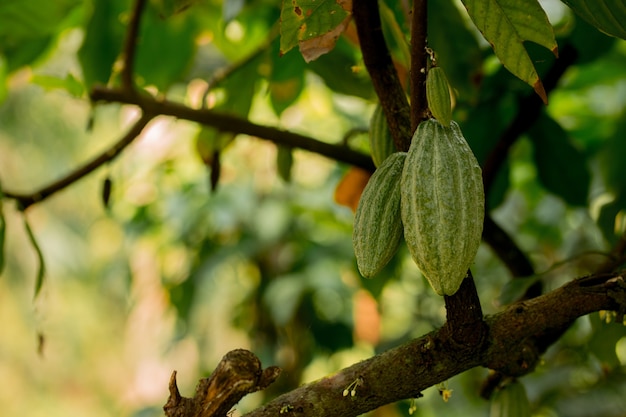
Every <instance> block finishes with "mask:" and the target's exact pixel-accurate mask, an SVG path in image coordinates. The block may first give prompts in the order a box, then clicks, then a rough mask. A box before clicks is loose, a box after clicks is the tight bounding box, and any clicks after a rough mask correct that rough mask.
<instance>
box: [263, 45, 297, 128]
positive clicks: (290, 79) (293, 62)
mask: <svg viewBox="0 0 626 417" xmlns="http://www.w3.org/2000/svg"><path fill="white" fill-rule="evenodd" d="M267 60H268V61H269V63H270V64H271V66H272V70H271V73H270V75H269V77H268V78H269V80H268V81H269V86H268V90H269V93H270V102H271V104H272V108H273V109H274V113H276V115H277V116H280V114H281V113H282V112H283V111H284V110H285V109H286V108H287V107H289V106H291V105H292V104H293V103H294V102H295V101H296V100H297V99H298V97H300V93H302V90H303V89H304V74H305V70H306V63H305V62H304V60H303V59H302V56H301V55H299V54H290V55H285V56H280V54H279V44H278V41H277V42H273V43H272V48H270V49H269V51H268V53H267Z"/></svg>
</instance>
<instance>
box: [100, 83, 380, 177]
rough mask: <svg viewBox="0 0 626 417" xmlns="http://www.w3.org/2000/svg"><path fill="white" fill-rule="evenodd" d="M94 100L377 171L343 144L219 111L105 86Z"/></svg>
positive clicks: (366, 157)
mask: <svg viewBox="0 0 626 417" xmlns="http://www.w3.org/2000/svg"><path fill="white" fill-rule="evenodd" d="M91 99H92V100H93V101H105V102H117V103H125V104H134V105H137V106H140V107H141V108H143V109H144V111H146V112H148V113H150V114H159V115H165V116H173V117H176V118H179V119H184V120H190V121H193V122H197V123H200V124H202V125H205V126H210V127H214V128H216V129H218V130H220V131H223V132H232V133H235V134H245V135H250V136H254V137H257V138H260V139H265V140H269V141H272V142H274V143H276V144H278V145H283V146H287V147H291V148H299V149H304V150H307V151H310V152H314V153H317V154H320V155H324V156H327V157H328V158H331V159H334V160H336V161H339V162H344V163H347V164H350V165H354V166H357V167H359V168H363V169H365V170H368V171H372V172H373V171H374V169H375V167H374V163H373V162H372V159H371V157H370V156H368V155H365V154H363V153H361V152H357V151H354V150H352V149H349V148H347V147H345V146H342V145H334V144H330V143H326V142H322V141H319V140H316V139H313V138H311V137H309V136H305V135H300V134H297V133H293V132H289V131H287V130H282V129H278V128H275V127H269V126H262V125H258V124H255V123H252V122H250V121H249V120H247V119H244V118H241V117H237V116H234V115H232V114H227V113H220V112H218V111H215V110H207V109H193V108H191V107H187V106H185V105H183V104H180V103H176V102H173V101H168V100H165V99H159V100H157V99H155V98H154V97H151V96H148V95H144V96H141V97H139V96H135V95H132V94H127V93H126V92H125V91H123V90H120V89H108V88H103V87H96V88H94V89H93V91H92V93H91Z"/></svg>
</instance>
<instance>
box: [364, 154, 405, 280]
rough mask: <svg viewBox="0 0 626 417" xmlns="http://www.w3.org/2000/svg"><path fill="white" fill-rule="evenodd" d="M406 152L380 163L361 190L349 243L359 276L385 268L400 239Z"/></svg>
mask: <svg viewBox="0 0 626 417" xmlns="http://www.w3.org/2000/svg"><path fill="white" fill-rule="evenodd" d="M406 156H407V154H406V152H396V153H393V154H392V155H390V156H389V157H388V158H387V159H385V160H384V161H383V163H382V164H381V166H380V167H379V168H378V169H377V170H376V171H375V172H374V174H373V175H372V177H371V178H370V180H369V182H368V183H367V185H366V186H365V189H364V190H363V194H362V195H361V200H360V201H359V206H358V208H357V210H356V216H355V218H354V230H353V233H352V243H353V246H354V254H355V255H356V261H357V266H358V268H359V272H360V273H361V275H363V276H364V277H366V278H370V277H373V276H374V275H376V274H377V273H378V272H380V270H381V269H382V268H383V267H384V266H385V265H387V263H388V262H389V261H390V260H391V258H392V257H393V255H394V254H395V253H396V250H397V249H398V245H399V244H400V240H401V239H402V221H401V219H400V183H401V175H402V168H403V166H404V161H405V159H406Z"/></svg>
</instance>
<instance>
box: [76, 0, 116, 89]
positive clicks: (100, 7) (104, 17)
mask: <svg viewBox="0 0 626 417" xmlns="http://www.w3.org/2000/svg"><path fill="white" fill-rule="evenodd" d="M127 8H128V3H127V2H126V1H123V0H94V8H93V13H92V14H91V17H90V19H89V22H88V24H87V27H86V33H85V40H84V41H83V44H82V46H81V48H80V50H79V51H78V59H79V60H80V64H81V66H82V69H83V80H84V82H85V86H86V87H87V88H90V87H91V86H92V85H93V84H96V83H100V84H107V83H108V81H109V79H110V78H111V73H112V71H113V63H114V62H115V60H116V59H117V56H118V55H119V54H120V52H121V49H122V42H123V39H124V30H125V28H124V24H123V23H122V21H121V20H120V16H123V15H124V14H125V13H126V12H127V11H128V10H127Z"/></svg>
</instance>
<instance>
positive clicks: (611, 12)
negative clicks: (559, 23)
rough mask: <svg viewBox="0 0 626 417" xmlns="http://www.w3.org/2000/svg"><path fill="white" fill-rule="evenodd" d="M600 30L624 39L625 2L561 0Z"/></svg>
mask: <svg viewBox="0 0 626 417" xmlns="http://www.w3.org/2000/svg"><path fill="white" fill-rule="evenodd" d="M562 1H563V3H565V4H567V5H568V6H569V7H571V8H572V10H574V12H575V13H576V14H577V15H579V16H580V17H582V18H583V19H585V20H586V21H587V22H589V23H591V24H592V25H593V26H595V27H596V28H598V29H599V30H601V31H602V32H604V33H606V34H608V35H611V36H615V37H617V38H622V39H626V3H624V2H623V1H619V0H562Z"/></svg>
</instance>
